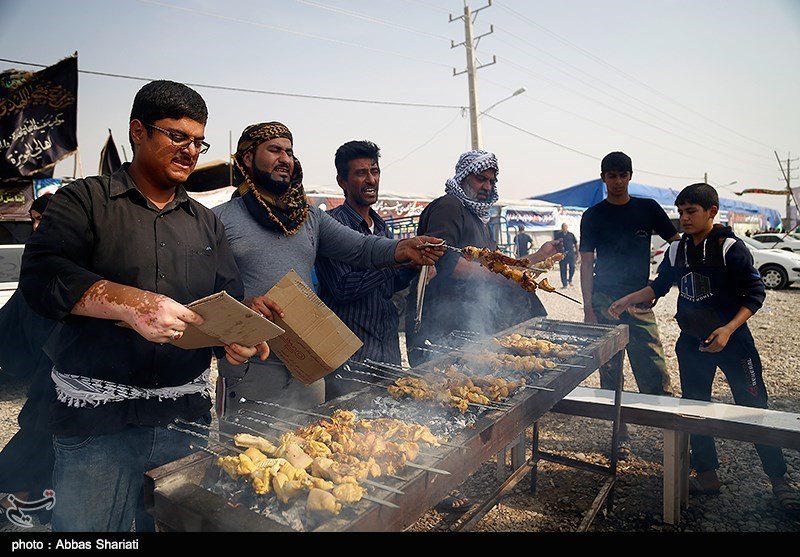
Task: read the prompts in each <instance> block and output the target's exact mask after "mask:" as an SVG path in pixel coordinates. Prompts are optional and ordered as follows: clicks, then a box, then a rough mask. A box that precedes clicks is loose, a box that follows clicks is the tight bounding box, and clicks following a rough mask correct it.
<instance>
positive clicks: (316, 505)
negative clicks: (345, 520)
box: [306, 488, 342, 517]
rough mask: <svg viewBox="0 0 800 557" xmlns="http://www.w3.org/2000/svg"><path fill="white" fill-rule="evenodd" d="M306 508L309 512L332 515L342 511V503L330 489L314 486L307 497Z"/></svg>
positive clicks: (318, 514) (322, 515) (323, 515)
mask: <svg viewBox="0 0 800 557" xmlns="http://www.w3.org/2000/svg"><path fill="white" fill-rule="evenodd" d="M306 510H307V512H308V513H309V514H313V515H316V516H320V517H331V516H336V515H337V514H339V512H341V510H342V504H341V503H340V502H339V501H337V500H336V497H335V496H334V495H333V494H332V493H331V492H330V491H325V490H324V489H317V488H312V489H311V490H309V492H308V499H306Z"/></svg>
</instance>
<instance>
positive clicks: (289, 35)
mask: <svg viewBox="0 0 800 557" xmlns="http://www.w3.org/2000/svg"><path fill="white" fill-rule="evenodd" d="M469 6H470V8H471V9H472V10H473V11H475V10H479V11H477V13H476V14H475V17H474V35H475V36H479V35H484V36H483V37H481V38H480V39H479V41H478V47H477V59H478V63H479V64H481V65H484V67H482V68H481V69H479V70H478V72H477V84H478V85H477V90H478V97H479V108H480V109H481V110H486V109H488V108H489V107H491V106H492V105H494V104H495V103H497V102H498V101H502V102H501V104H498V105H497V106H496V107H494V108H492V109H491V110H490V111H489V112H488V114H487V115H486V116H484V117H483V118H481V120H480V122H481V128H482V134H481V135H482V147H483V148H485V149H487V150H490V151H493V152H495V153H496V154H497V156H498V159H499V162H500V176H499V178H500V181H499V184H498V188H499V190H500V195H501V197H504V198H517V199H519V198H525V197H529V196H534V195H540V194H543V193H547V192H551V191H555V190H559V189H562V188H565V187H568V186H571V185H574V184H578V183H581V182H585V181H588V180H592V179H595V178H597V177H598V175H599V166H600V159H601V158H602V157H603V156H604V155H605V154H606V153H608V152H610V151H615V150H622V151H625V152H626V153H628V154H629V155H630V156H631V157H632V158H633V164H634V180H635V181H637V182H641V183H645V184H649V185H654V186H661V187H672V188H676V189H680V188H682V187H683V186H685V185H688V184H690V183H693V182H696V181H702V180H703V179H704V176H705V175H706V174H707V177H708V181H709V183H711V184H712V185H715V186H718V188H719V190H720V193H721V195H722V196H723V197H728V198H734V199H740V200H743V201H748V202H751V203H755V204H758V205H765V206H768V207H773V208H776V209H778V210H780V212H781V214H784V213H785V199H784V198H783V197H779V196H765V195H746V196H743V197H739V198H737V197H736V196H735V195H734V194H733V192H734V191H740V190H741V189H742V188H745V187H747V188H750V187H760V188H768V189H781V188H785V185H786V182H785V180H784V178H783V175H782V173H781V167H780V166H779V164H778V159H777V158H776V152H777V154H778V156H779V157H780V159H781V161H782V162H783V165H784V167H785V166H786V160H787V159H791V160H792V168H793V169H794V170H793V172H792V174H791V179H792V184H793V185H800V169H798V167H800V161H799V160H798V158H800V103H799V102H798V100H797V99H798V93H799V92H800V71H798V70H800V2H799V1H798V0H602V1H600V0H548V1H536V0H494V1H493V2H492V4H491V6H490V5H489V4H488V2H487V1H486V0H481V1H478V0H475V1H472V0H471V1H470V3H469ZM463 13H464V2H463V1H462V0H424V1H423V0H320V1H311V0H226V1H225V2H221V1H212V0H207V1H199V0H195V1H190V0H164V1H154V0H70V1H68V2H67V1H63V0H0V58H2V59H5V60H12V61H14V62H3V61H0V71H2V70H6V69H9V68H18V69H27V70H33V71H35V70H37V69H40V68H38V67H36V66H35V65H37V64H38V65H42V66H48V65H52V64H54V63H56V62H58V61H59V60H61V59H62V58H64V57H66V56H68V55H70V54H72V53H73V52H75V51H77V52H78V67H79V69H80V70H81V72H82V73H80V75H79V90H78V134H79V144H80V161H81V167H82V171H83V175H90V174H95V173H96V172H97V168H98V162H99V155H100V150H101V148H102V145H103V143H104V142H105V140H106V137H107V134H108V129H109V128H110V129H111V130H112V132H113V135H114V138H115V140H116V142H117V144H118V145H119V146H120V147H122V146H124V148H125V153H123V152H122V149H121V148H120V156H122V157H123V158H125V155H126V154H127V157H128V158H130V155H131V149H130V146H129V145H128V142H127V128H128V118H129V114H130V108H131V102H132V100H133V97H134V95H135V94H136V91H138V89H139V88H140V87H141V86H142V85H144V83H145V82H147V81H149V80H151V79H171V80H174V81H181V82H184V83H187V84H190V85H192V86H193V87H194V88H195V89H197V91H199V92H200V93H201V94H202V95H203V97H204V98H205V99H206V102H207V103H208V107H209V121H208V125H207V127H206V138H207V141H208V142H209V143H211V145H212V148H211V150H210V151H209V152H208V153H207V154H206V155H203V156H202V157H201V162H204V161H206V162H207V161H212V160H222V159H224V160H227V158H228V155H229V153H230V145H231V143H233V144H234V145H235V142H236V140H237V139H238V137H239V134H240V133H241V131H242V129H243V128H244V127H245V126H246V125H248V124H251V123H254V122H260V121H267V120H279V121H281V122H283V123H284V124H286V125H287V126H288V127H289V128H290V129H291V130H292V132H293V134H294V139H295V145H294V147H295V153H296V156H297V157H298V158H299V159H300V161H301V163H302V164H303V168H304V171H305V180H304V181H305V184H306V185H307V186H334V187H335V183H336V182H335V169H334V166H333V155H334V152H335V151H336V148H337V147H338V146H339V145H340V144H342V143H343V142H345V141H349V140H352V139H370V140H372V141H375V142H376V143H377V144H378V145H379V146H380V147H381V150H382V157H381V166H382V170H383V173H382V179H381V187H382V189H383V190H384V191H395V192H406V193H424V194H429V195H439V194H441V193H443V191H444V182H445V180H446V179H447V178H449V177H451V176H452V175H453V168H454V165H455V163H456V160H457V159H458V156H459V154H460V153H461V152H463V151H465V150H468V149H470V146H471V140H470V123H469V117H468V111H467V110H466V107H467V106H468V104H469V100H468V83H467V75H466V73H460V72H463V71H465V70H466V49H465V48H464V46H463V45H461V46H459V43H463V42H464V40H465V36H464V21H463V19H462V16H463ZM451 16H452V17H453V18H454V19H453V20H452V21H450V18H451ZM491 28H493V32H492V33H490V29H491ZM487 33H488V34H487ZM453 44H455V45H456V46H452V45H453ZM495 58H496V63H492V62H493V60H494V59H495ZM26 64H31V65H26ZM454 71H455V72H459V73H460V75H454ZM99 74H113V76H109V75H99ZM520 87H525V88H527V91H526V92H525V93H523V94H521V95H518V96H515V97H513V98H509V99H507V98H508V97H509V96H510V95H511V94H512V93H513V92H514V91H515V90H517V89H519V88H520ZM504 99H507V100H504ZM74 161H75V159H74V158H72V157H70V158H69V159H67V160H66V161H64V162H62V163H60V164H59V165H58V166H57V168H56V176H68V175H72V173H73V167H74V165H75V162H74ZM78 174H79V175H80V174H81V172H80V170H79V171H78ZM733 181H736V182H737V184H735V185H732V186H729V185H728V184H730V183H731V182H733Z"/></svg>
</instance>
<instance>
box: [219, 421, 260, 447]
mask: <svg viewBox="0 0 800 557" xmlns="http://www.w3.org/2000/svg"><path fill="white" fill-rule="evenodd" d="M219 421H220V423H223V422H224V423H226V424H231V425H235V426H236V427H240V428H242V429H246V430H248V431H252V432H253V433H257V434H258V435H260V436H261V437H264V438H265V439H266V437H265V436H266V433H264V432H263V431H261V430H259V429H256V428H254V427H250V426H249V425H244V424H243V423H240V422H237V421H233V420H228V419H226V418H220V419H219ZM267 441H269V442H270V443H273V442H274V441H272V440H270V439H267Z"/></svg>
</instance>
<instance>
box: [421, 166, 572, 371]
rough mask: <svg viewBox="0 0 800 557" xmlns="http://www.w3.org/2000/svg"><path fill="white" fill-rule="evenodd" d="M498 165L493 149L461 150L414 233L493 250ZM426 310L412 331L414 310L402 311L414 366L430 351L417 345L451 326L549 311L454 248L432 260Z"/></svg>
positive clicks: (549, 246)
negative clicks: (433, 269) (441, 191)
mask: <svg viewBox="0 0 800 557" xmlns="http://www.w3.org/2000/svg"><path fill="white" fill-rule="evenodd" d="M499 172H500V167H499V165H498V163H497V157H495V155H494V153H490V152H488V151H482V150H473V151H467V152H465V153H462V154H461V156H460V157H459V159H458V163H457V164H456V167H455V175H454V176H453V177H452V178H450V179H449V180H447V182H446V183H445V195H443V196H441V197H439V198H437V199H435V200H433V201H432V202H431V203H430V204H429V205H428V206H427V207H425V210H424V211H423V212H422V214H421V215H420V221H419V227H418V229H417V234H426V235H431V236H435V237H437V238H442V239H444V240H445V241H446V242H447V243H448V244H449V245H452V246H456V247H464V246H475V247H478V248H489V249H490V250H496V249H497V242H496V241H495V239H494V238H493V237H492V231H491V229H490V227H489V219H490V212H491V208H492V205H494V204H495V203H496V202H497V200H498V198H499V196H498V193H497V176H498V174H499ZM559 246H560V243H559V242H558V241H550V242H546V243H545V244H543V245H542V247H541V248H540V249H539V251H537V252H536V253H534V254H529V255H527V256H525V257H526V259H529V260H530V261H532V262H537V261H541V260H543V259H545V258H547V257H549V256H551V255H553V254H555V253H557V252H558V251H559ZM415 282H416V281H414V282H413V283H412V285H411V288H410V295H409V305H408V307H409V308H413V307H416V291H417V289H416V283H415ZM426 290H427V292H426V294H425V300H424V304H425V305H424V308H425V311H424V312H423V314H422V321H421V322H420V326H419V330H418V331H417V332H414V317H415V313H414V312H413V311H409V312H407V313H406V317H407V319H406V344H407V349H408V359H409V362H410V363H411V364H412V365H417V364H419V363H421V362H423V361H425V360H426V359H428V358H429V355H430V352H427V351H425V350H418V349H417V348H423V347H424V344H425V341H426V340H428V341H430V342H432V343H434V344H440V343H442V341H443V339H444V338H445V337H447V336H448V335H449V334H450V333H451V332H452V331H455V330H468V331H474V332H477V333H482V334H492V333H495V332H497V331H500V330H503V329H506V328H508V327H511V326H512V325H515V324H517V323H519V322H522V321H525V320H527V319H531V318H533V317H539V316H545V315H547V310H546V309H545V308H544V306H543V305H542V303H541V301H540V300H539V299H538V297H537V296H536V294H535V293H533V292H527V291H525V290H523V289H522V288H520V287H519V285H518V284H517V283H515V282H513V281H509V280H508V279H506V278H505V277H503V276H502V275H499V274H497V273H493V272H491V271H489V270H488V269H486V268H485V267H483V266H481V265H479V264H478V263H476V262H470V261H467V260H466V259H464V258H463V257H462V256H461V255H460V254H458V253H456V252H452V251H448V252H447V253H445V254H444V255H443V256H442V257H441V258H440V259H439V260H438V261H437V263H436V276H435V277H434V278H433V279H432V280H431V282H430V283H429V284H428V285H427V287H426Z"/></svg>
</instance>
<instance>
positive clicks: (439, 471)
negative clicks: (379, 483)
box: [404, 461, 450, 476]
mask: <svg viewBox="0 0 800 557" xmlns="http://www.w3.org/2000/svg"><path fill="white" fill-rule="evenodd" d="M404 466H408V467H410V468H419V469H420V470H425V471H426V472H433V473H434V474H445V475H447V476H449V475H450V472H448V471H447V470H442V469H440V468H432V467H430V466H423V465H422V464H417V463H415V462H411V461H406V463H405V464H404Z"/></svg>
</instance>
